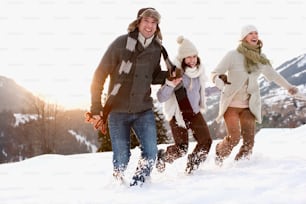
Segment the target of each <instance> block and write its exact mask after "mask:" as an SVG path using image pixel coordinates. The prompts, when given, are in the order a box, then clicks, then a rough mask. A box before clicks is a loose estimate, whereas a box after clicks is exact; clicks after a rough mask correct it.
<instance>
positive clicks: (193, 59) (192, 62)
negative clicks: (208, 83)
mask: <svg viewBox="0 0 306 204" xmlns="http://www.w3.org/2000/svg"><path fill="white" fill-rule="evenodd" d="M184 60H185V63H186V64H187V65H188V66H189V67H191V68H192V67H196V65H197V63H198V56H197V55H193V56H188V57H185V59H184Z"/></svg>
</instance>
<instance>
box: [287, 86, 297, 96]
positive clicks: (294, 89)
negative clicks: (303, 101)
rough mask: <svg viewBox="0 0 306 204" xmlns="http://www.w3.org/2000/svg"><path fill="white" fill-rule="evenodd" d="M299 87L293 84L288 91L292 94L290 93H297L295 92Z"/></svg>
mask: <svg viewBox="0 0 306 204" xmlns="http://www.w3.org/2000/svg"><path fill="white" fill-rule="evenodd" d="M298 91H299V90H298V88H296V87H295V86H292V87H290V88H289V89H288V93H289V94H290V95H295V94H297V93H298Z"/></svg>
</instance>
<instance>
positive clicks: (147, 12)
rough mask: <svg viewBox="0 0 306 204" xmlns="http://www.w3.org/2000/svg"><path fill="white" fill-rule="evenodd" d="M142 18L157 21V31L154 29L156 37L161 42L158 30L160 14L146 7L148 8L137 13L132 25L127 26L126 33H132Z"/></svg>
mask: <svg viewBox="0 0 306 204" xmlns="http://www.w3.org/2000/svg"><path fill="white" fill-rule="evenodd" d="M142 17H151V18H154V19H155V20H156V21H157V29H156V33H155V34H156V35H157V36H158V38H159V39H160V40H162V35H161V32H160V28H159V26H158V24H159V23H160V18H161V16H160V14H159V13H158V11H157V10H155V9H154V8H151V7H148V8H142V9H140V10H139V11H138V13H137V17H136V20H134V21H133V22H132V23H130V24H129V26H128V32H133V31H134V30H135V29H136V28H137V27H138V24H139V23H140V20H141V18H142Z"/></svg>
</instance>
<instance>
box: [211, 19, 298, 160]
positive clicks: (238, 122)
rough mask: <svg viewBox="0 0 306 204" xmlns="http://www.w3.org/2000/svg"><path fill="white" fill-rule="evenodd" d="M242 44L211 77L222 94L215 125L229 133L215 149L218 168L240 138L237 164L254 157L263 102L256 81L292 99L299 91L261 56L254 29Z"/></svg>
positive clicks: (249, 29) (248, 28)
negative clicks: (269, 83)
mask: <svg viewBox="0 0 306 204" xmlns="http://www.w3.org/2000/svg"><path fill="white" fill-rule="evenodd" d="M240 40H241V43H240V44H239V46H238V47H237V49H235V50H232V51H229V52H228V53H227V54H226V55H225V57H224V58H223V59H222V60H221V62H220V63H219V65H218V66H217V67H216V68H215V69H214V70H213V71H212V73H211V78H212V81H213V83H215V85H216V86H217V87H218V88H219V89H220V90H221V97H220V104H219V114H218V116H217V118H216V121H217V122H220V121H221V119H222V118H224V120H225V125H226V130H227V136H226V137H225V138H224V139H223V140H222V141H221V142H219V143H218V144H217V146H216V163H217V164H218V165H221V164H222V162H223V159H224V158H226V157H228V156H229V155H230V153H231V151H232V149H233V148H234V147H235V146H236V145H237V144H238V143H239V141H240V135H241V136H242V139H243V143H242V146H241V147H240V150H239V152H238V153H237V155H236V157H235V160H239V159H241V158H244V157H247V158H249V156H250V155H251V153H252V149H253V146H254V137H255V122H258V123H261V98H260V92H259V86H258V80H257V79H258V77H259V76H260V75H261V74H263V75H264V76H265V77H266V78H267V79H268V80H269V81H274V82H275V83H276V84H277V85H279V86H281V87H283V88H285V89H287V90H288V92H289V93H290V94H291V95H294V94H296V93H297V91H298V89H297V88H296V87H295V86H293V85H291V84H290V83H289V82H288V81H287V80H285V79H284V78H283V77H282V76H281V75H280V74H278V73H277V72H276V71H275V70H274V69H273V68H272V66H271V64H270V61H269V59H268V58H267V57H266V56H265V55H263V54H262V53H261V49H262V46H263V43H262V41H261V40H259V38H258V31H257V29H256V27H255V26H253V25H247V26H244V27H243V28H242V30H241V38H240Z"/></svg>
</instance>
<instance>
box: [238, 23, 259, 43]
mask: <svg viewBox="0 0 306 204" xmlns="http://www.w3.org/2000/svg"><path fill="white" fill-rule="evenodd" d="M254 31H256V32H258V31H257V28H256V27H255V26H253V25H246V26H243V27H242V29H241V35H240V40H243V39H244V38H245V37H246V36H247V35H248V34H249V33H250V32H254Z"/></svg>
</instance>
